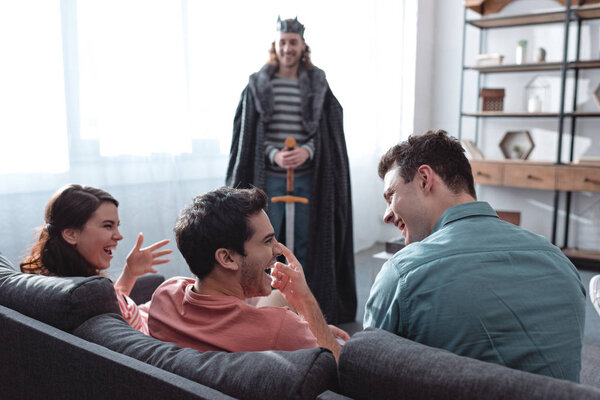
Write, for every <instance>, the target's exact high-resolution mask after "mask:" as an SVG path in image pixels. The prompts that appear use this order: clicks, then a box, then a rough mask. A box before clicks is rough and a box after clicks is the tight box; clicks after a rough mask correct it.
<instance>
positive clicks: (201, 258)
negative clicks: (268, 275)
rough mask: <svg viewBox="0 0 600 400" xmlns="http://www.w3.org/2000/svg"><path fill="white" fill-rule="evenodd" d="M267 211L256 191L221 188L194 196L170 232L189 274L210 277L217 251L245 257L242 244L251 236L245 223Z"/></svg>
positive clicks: (263, 199)
mask: <svg viewBox="0 0 600 400" xmlns="http://www.w3.org/2000/svg"><path fill="white" fill-rule="evenodd" d="M266 208H267V195H266V194H265V192H263V191H262V190H260V189H258V188H251V189H234V188H230V187H222V188H219V189H217V190H213V191H211V192H208V193H205V194H203V195H200V196H196V198H194V202H193V203H192V204H190V205H188V206H186V207H184V208H183V210H181V212H180V213H179V218H178V219H177V223H176V224H175V228H174V229H173V231H174V232H175V239H176V240H177V247H178V248H179V251H180V252H181V254H182V255H183V257H184V258H185V261H186V262H187V264H188V266H189V267H190V270H191V271H192V273H193V274H194V275H196V276H197V277H198V278H200V279H202V278H204V277H205V276H207V275H208V274H210V272H211V271H212V270H213V268H214V266H215V252H216V251H217V249H220V248H224V249H230V250H233V251H235V252H236V253H238V254H241V255H242V256H246V252H245V250H244V244H245V243H246V241H247V240H248V239H250V237H252V235H253V234H254V231H253V230H252V227H251V226H250V225H249V223H248V219H249V218H250V217H251V216H253V215H255V214H256V213H258V212H260V211H261V210H266Z"/></svg>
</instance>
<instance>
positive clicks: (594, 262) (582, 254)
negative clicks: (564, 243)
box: [562, 248, 600, 269]
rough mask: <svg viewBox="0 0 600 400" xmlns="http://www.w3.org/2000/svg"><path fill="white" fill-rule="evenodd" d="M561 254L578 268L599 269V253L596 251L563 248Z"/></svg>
mask: <svg viewBox="0 0 600 400" xmlns="http://www.w3.org/2000/svg"><path fill="white" fill-rule="evenodd" d="M562 252H563V253H564V255H565V256H567V257H568V258H569V260H571V262H572V263H573V264H575V266H576V267H578V268H593V269H596V268H598V267H600V252H598V251H592V250H580V249H572V248H565V249H562Z"/></svg>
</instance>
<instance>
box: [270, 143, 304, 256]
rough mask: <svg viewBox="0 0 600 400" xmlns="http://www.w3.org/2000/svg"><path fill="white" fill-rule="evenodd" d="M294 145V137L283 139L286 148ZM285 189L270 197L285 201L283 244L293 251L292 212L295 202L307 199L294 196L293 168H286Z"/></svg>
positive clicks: (274, 200) (293, 211)
mask: <svg viewBox="0 0 600 400" xmlns="http://www.w3.org/2000/svg"><path fill="white" fill-rule="evenodd" d="M294 146H296V139H294V138H293V137H289V138H287V139H285V148H286V150H288V151H289V150H292V149H293V148H294ZM286 178H287V179H286V191H287V195H285V196H276V197H273V198H271V201H272V202H273V203H279V202H284V203H285V246H286V247H287V248H288V249H290V250H291V251H292V252H293V251H294V224H295V222H294V214H295V210H294V208H295V206H296V203H302V204H308V199H307V198H305V197H299V196H294V169H293V168H288V169H287V175H286Z"/></svg>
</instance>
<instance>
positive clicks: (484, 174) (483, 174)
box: [477, 171, 490, 177]
mask: <svg viewBox="0 0 600 400" xmlns="http://www.w3.org/2000/svg"><path fill="white" fill-rule="evenodd" d="M477 176H486V177H489V176H490V174H486V173H485V172H481V171H477Z"/></svg>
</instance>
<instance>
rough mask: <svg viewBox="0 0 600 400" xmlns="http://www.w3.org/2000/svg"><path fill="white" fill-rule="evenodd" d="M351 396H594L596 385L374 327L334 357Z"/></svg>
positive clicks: (474, 399)
mask: <svg viewBox="0 0 600 400" xmlns="http://www.w3.org/2000/svg"><path fill="white" fill-rule="evenodd" d="M338 375H339V380H340V389H341V393H342V394H344V395H346V396H349V397H351V398H353V399H387V398H402V399H442V398H445V399H463V400H471V399H472V400H477V399H489V400H494V399H512V400H520V399H529V400H536V399H540V400H542V399H545V400H553V399H564V400H567V399H578V400H582V399H583V400H585V399H599V398H600V390H599V389H597V388H594V387H591V386H587V385H582V384H577V383H573V382H569V381H564V380H560V379H555V378H550V377H547V376H542V375H536V374H532V373H529V372H523V371H518V370H515V369H511V368H507V367H504V366H501V365H496V364H491V363H486V362H483V361H479V360H475V359H472V358H467V357H462V356H458V355H456V354H453V353H450V352H448V351H446V350H442V349H436V348H433V347H429V346H425V345H422V344H420V343H416V342H413V341H411V340H408V339H405V338H402V337H400V336H397V335H394V334H392V333H389V332H386V331H382V330H379V329H373V328H369V329H367V330H365V331H362V332H359V333H356V334H355V335H354V336H353V337H352V339H351V340H350V341H348V342H347V343H346V344H345V345H344V348H343V349H342V352H341V354H340V358H339V365H338Z"/></svg>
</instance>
